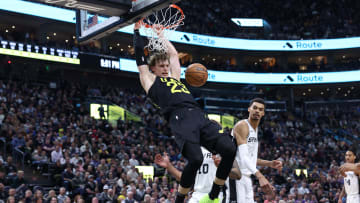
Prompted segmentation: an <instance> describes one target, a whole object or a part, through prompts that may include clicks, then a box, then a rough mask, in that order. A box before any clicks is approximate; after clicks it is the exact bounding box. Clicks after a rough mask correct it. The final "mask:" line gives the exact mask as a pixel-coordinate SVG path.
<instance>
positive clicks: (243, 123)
mask: <svg viewBox="0 0 360 203" xmlns="http://www.w3.org/2000/svg"><path fill="white" fill-rule="evenodd" d="M239 128H244V129H249V126H248V124H247V122H246V119H243V120H241V121H238V122H237V123H236V124H235V126H234V129H239Z"/></svg>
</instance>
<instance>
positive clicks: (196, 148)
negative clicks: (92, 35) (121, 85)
mask: <svg viewBox="0 0 360 203" xmlns="http://www.w3.org/2000/svg"><path fill="white" fill-rule="evenodd" d="M140 27H141V24H140V23H136V24H135V27H134V48H135V55H136V63H137V66H138V70H139V73H140V82H141V86H142V87H143V88H144V90H145V92H146V94H147V95H148V96H149V97H150V99H152V101H153V102H154V103H156V104H157V105H158V106H159V107H160V108H161V110H162V112H163V113H164V115H165V118H166V119H167V121H168V123H169V127H170V129H171V131H172V133H173V134H174V135H175V141H176V143H177V145H178V146H179V148H180V150H181V153H182V155H183V156H184V157H185V158H186V159H187V160H188V163H187V165H186V166H185V167H184V170H183V172H182V175H181V179H180V186H179V188H178V193H177V195H176V199H175V203H180V202H181V203H183V202H184V199H185V196H186V195H187V193H188V192H189V191H190V189H191V186H192V185H193V184H194V182H195V177H196V174H197V172H198V170H199V168H200V166H201V164H202V162H203V159H204V157H203V153H202V151H201V148H200V146H204V147H205V148H207V149H208V150H209V151H211V152H212V153H215V154H217V153H219V154H220V155H221V157H222V159H221V162H220V164H219V167H218V168H217V171H216V178H215V180H214V182H213V184H212V188H211V191H210V193H209V194H208V195H206V196H204V197H203V199H202V200H201V201H200V202H218V199H217V197H218V195H219V193H220V191H221V189H222V187H223V186H224V184H225V180H226V179H227V177H228V175H229V172H230V170H231V168H232V165H233V161H234V159H235V154H236V146H235V145H234V143H233V141H232V140H231V138H230V137H229V136H222V135H221V134H220V133H219V130H220V129H219V126H218V125H216V124H215V123H213V122H211V121H210V120H209V119H207V118H206V117H205V113H204V112H203V111H202V110H201V109H200V108H199V107H198V104H197V103H196V101H195V100H194V98H193V97H192V95H191V93H190V91H189V90H188V89H187V88H186V86H185V85H184V84H183V83H181V81H180V74H181V69H180V63H179V57H178V54H177V51H176V49H175V47H174V46H173V45H172V44H171V43H170V42H169V41H168V40H167V41H166V43H167V50H168V51H167V53H166V54H162V53H153V54H152V55H151V56H150V59H149V63H148V61H147V60H146V57H145V54H144V42H143V39H142V37H141V36H140V32H139V28H140ZM159 37H162V36H159Z"/></svg>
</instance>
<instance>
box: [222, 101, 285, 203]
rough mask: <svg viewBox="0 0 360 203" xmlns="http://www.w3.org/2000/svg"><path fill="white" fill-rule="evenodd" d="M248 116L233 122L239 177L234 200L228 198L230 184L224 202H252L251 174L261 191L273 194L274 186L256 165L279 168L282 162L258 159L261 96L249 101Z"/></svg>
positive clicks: (261, 107)
mask: <svg viewBox="0 0 360 203" xmlns="http://www.w3.org/2000/svg"><path fill="white" fill-rule="evenodd" d="M248 112H249V117H248V119H244V120H241V121H239V122H238V123H236V124H235V126H234V129H233V131H232V132H231V134H232V135H233V136H235V137H236V141H237V145H238V150H237V153H236V158H235V159H236V162H237V163H238V165H239V168H240V171H241V174H242V176H241V179H240V180H236V182H235V185H236V196H235V197H236V200H235V199H230V197H232V198H233V197H234V195H231V194H230V191H231V185H230V187H228V189H227V190H226V198H227V201H226V202H238V203H253V202H254V192H253V186H252V182H251V178H250V176H251V175H252V174H253V175H255V176H256V178H257V179H258V180H259V183H260V187H261V189H262V191H263V192H265V193H266V194H268V195H271V196H274V187H273V186H272V185H271V184H270V183H269V181H268V180H267V179H266V178H265V176H264V175H263V174H262V173H261V172H260V171H258V170H257V168H256V166H257V165H259V166H268V167H271V168H274V169H278V170H281V169H282V162H281V161H279V160H273V161H267V160H262V159H258V158H257V157H258V145H259V144H258V126H259V124H260V120H261V118H262V117H263V116H264V115H265V102H264V100H263V99H261V98H255V99H253V100H251V101H250V106H249V108H248Z"/></svg>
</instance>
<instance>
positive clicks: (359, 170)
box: [339, 163, 360, 177]
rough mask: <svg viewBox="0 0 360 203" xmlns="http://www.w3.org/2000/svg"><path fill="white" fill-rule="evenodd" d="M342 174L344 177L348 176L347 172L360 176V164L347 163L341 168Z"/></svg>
mask: <svg viewBox="0 0 360 203" xmlns="http://www.w3.org/2000/svg"><path fill="white" fill-rule="evenodd" d="M339 170H340V173H341V175H342V176H344V177H345V176H346V175H345V172H346V171H354V172H355V173H356V174H360V163H356V164H352V163H345V164H343V165H341V166H340V168H339Z"/></svg>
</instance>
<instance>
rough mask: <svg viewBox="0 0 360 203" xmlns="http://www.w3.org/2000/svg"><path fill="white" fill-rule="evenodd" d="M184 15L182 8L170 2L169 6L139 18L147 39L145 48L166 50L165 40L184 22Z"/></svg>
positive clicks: (154, 50)
mask: <svg viewBox="0 0 360 203" xmlns="http://www.w3.org/2000/svg"><path fill="white" fill-rule="evenodd" d="M184 19H185V15H184V12H183V11H182V9H181V8H180V7H179V6H177V5H175V4H171V5H169V7H167V8H164V9H161V10H159V11H156V12H154V13H152V14H151V15H149V16H148V17H145V18H143V19H142V20H140V22H141V24H142V27H143V28H144V31H145V33H146V35H147V37H148V39H149V44H148V45H147V46H146V48H148V49H149V51H151V52H162V53H166V52H167V45H166V40H168V39H169V37H170V36H171V34H172V33H173V32H174V31H175V30H176V29H177V28H178V27H179V26H181V25H183V24H184V21H183V20H184Z"/></svg>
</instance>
